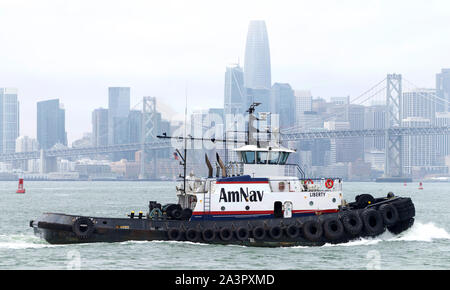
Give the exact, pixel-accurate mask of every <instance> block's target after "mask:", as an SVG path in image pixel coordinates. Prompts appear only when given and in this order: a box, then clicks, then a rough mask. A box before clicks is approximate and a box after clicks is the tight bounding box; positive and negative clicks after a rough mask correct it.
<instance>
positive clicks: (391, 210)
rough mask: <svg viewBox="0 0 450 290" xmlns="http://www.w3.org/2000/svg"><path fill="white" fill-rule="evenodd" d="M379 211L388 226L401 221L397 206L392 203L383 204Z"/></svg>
mask: <svg viewBox="0 0 450 290" xmlns="http://www.w3.org/2000/svg"><path fill="white" fill-rule="evenodd" d="M378 211H379V212H380V214H381V216H382V217H383V222H384V224H385V225H386V226H393V225H395V224H396V223H397V222H398V221H399V216H398V211H397V208H396V207H395V206H393V205H392V204H388V203H385V204H382V205H381V206H380V207H379V208H378Z"/></svg>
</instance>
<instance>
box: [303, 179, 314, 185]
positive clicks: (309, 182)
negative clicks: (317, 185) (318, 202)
mask: <svg viewBox="0 0 450 290" xmlns="http://www.w3.org/2000/svg"><path fill="white" fill-rule="evenodd" d="M305 184H314V181H313V180H312V179H306V180H305Z"/></svg>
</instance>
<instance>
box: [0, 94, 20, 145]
mask: <svg viewBox="0 0 450 290" xmlns="http://www.w3.org/2000/svg"><path fill="white" fill-rule="evenodd" d="M17 137H19V102H18V101H17V89H12V88H0V153H14V152H15V149H16V139H17Z"/></svg>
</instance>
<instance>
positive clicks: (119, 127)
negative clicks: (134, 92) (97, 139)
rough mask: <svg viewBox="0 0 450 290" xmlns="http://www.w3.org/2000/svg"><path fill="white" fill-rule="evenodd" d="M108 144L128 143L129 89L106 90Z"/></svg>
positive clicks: (113, 88) (114, 88) (115, 88)
mask: <svg viewBox="0 0 450 290" xmlns="http://www.w3.org/2000/svg"><path fill="white" fill-rule="evenodd" d="M108 97H109V98H108V144H109V145H113V144H125V143H128V114H129V113H130V88H128V87H110V88H108Z"/></svg>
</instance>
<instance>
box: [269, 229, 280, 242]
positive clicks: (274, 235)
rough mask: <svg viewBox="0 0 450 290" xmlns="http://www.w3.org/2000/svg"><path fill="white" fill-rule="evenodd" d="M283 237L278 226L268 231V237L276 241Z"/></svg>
mask: <svg viewBox="0 0 450 290" xmlns="http://www.w3.org/2000/svg"><path fill="white" fill-rule="evenodd" d="M282 235H283V230H282V229H281V227H279V226H273V227H271V228H270V229H269V236H270V237H271V238H272V239H274V240H278V239H280V238H281V236H282Z"/></svg>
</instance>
